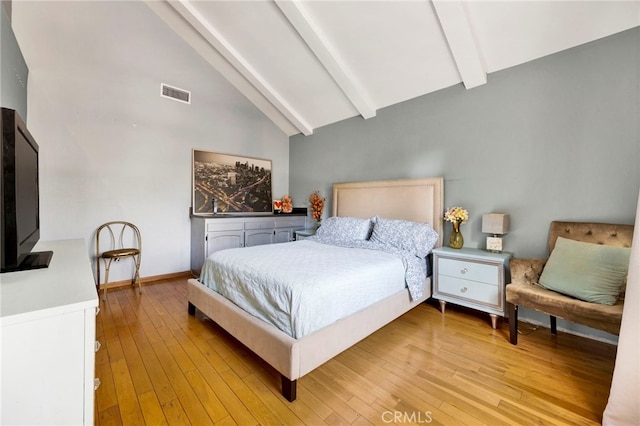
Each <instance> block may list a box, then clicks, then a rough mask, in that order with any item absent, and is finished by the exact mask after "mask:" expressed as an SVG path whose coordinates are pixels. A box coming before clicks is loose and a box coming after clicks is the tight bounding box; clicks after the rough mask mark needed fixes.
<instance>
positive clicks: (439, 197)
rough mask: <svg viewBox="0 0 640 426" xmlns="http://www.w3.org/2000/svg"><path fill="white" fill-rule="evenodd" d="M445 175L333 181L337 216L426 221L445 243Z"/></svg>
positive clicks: (335, 214) (440, 241)
mask: <svg viewBox="0 0 640 426" xmlns="http://www.w3.org/2000/svg"><path fill="white" fill-rule="evenodd" d="M443 187H444V180H443V178H441V177H433V178H424V179H400V180H382V181H367V182H347V183H335V184H333V216H351V217H359V218H368V217H373V216H379V217H383V218H386V219H403V220H411V221H414V222H426V223H429V224H430V225H431V227H432V228H433V229H434V230H435V231H436V232H437V233H438V235H440V238H439V240H438V244H437V246H438V247H440V246H441V245H442V227H443V224H442V222H443V219H442V217H443V213H444V210H443V197H444V192H443Z"/></svg>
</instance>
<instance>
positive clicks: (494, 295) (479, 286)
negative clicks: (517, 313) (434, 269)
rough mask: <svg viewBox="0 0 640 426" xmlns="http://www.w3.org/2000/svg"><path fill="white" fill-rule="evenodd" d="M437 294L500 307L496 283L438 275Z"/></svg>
mask: <svg viewBox="0 0 640 426" xmlns="http://www.w3.org/2000/svg"><path fill="white" fill-rule="evenodd" d="M438 294H442V295H450V296H452V297H455V298H456V299H466V300H468V301H470V302H474V303H479V304H484V305H490V306H493V307H500V306H502V304H501V303H500V291H499V287H498V286H497V285H492V284H484V283H481V282H476V281H468V280H463V279H459V278H454V277H450V276H446V275H440V277H439V280H438Z"/></svg>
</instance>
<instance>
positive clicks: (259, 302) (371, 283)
mask: <svg viewBox="0 0 640 426" xmlns="http://www.w3.org/2000/svg"><path fill="white" fill-rule="evenodd" d="M405 263H406V262H405V261H403V260H402V258H401V257H399V256H398V255H396V254H391V253H387V252H384V251H378V250H369V249H362V248H347V247H337V246H333V245H327V244H321V243H318V242H314V241H308V240H303V241H295V242H291V243H283V244H273V245H263V246H255V247H247V248H240V249H230V250H222V251H218V252H216V253H214V254H212V255H211V256H210V257H209V258H208V259H207V260H206V261H205V264H204V266H203V268H202V273H201V276H200V282H202V283H203V284H204V285H206V286H208V287H209V288H211V289H212V290H215V291H217V292H218V293H220V294H222V295H223V296H225V297H226V298H228V299H229V300H231V301H232V302H234V303H235V304H236V305H238V306H239V307H240V308H242V309H244V310H245V311H247V312H249V313H250V314H252V315H254V316H256V317H258V318H260V319H262V320H264V321H267V322H269V323H271V324H273V325H275V326H276V327H278V328H279V329H280V330H282V331H283V332H285V333H286V334H288V335H290V336H292V337H294V338H300V337H302V336H304V335H306V334H309V333H312V332H313V331H315V330H318V329H320V328H322V327H324V326H326V325H329V324H331V323H333V322H335V321H337V320H339V319H341V318H344V317H346V316H348V315H350V314H352V313H355V312H357V311H359V310H361V309H363V308H365V307H367V306H369V305H371V304H372V303H374V302H376V301H379V300H381V299H384V298H385V297H388V296H390V295H392V294H394V293H397V292H398V291H401V290H402V289H403V288H405V287H406V283H405V269H406V264H405ZM423 280H424V277H423Z"/></svg>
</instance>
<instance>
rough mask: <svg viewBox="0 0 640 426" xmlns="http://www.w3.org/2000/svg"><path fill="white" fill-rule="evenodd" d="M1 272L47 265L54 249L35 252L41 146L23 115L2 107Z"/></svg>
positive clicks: (37, 238) (38, 209)
mask: <svg viewBox="0 0 640 426" xmlns="http://www.w3.org/2000/svg"><path fill="white" fill-rule="evenodd" d="M1 120H2V161H1V164H2V173H1V175H0V176H1V178H2V184H1V185H0V190H1V191H2V193H1V197H0V200H1V203H2V205H1V206H0V215H1V218H0V220H1V227H2V229H1V231H2V238H1V239H2V241H1V246H0V261H1V268H0V272H11V271H20V270H26V269H37V268H46V267H47V266H48V265H49V262H50V260H51V255H52V253H51V252H32V250H33V247H34V246H35V244H36V243H37V242H38V240H39V238H40V199H39V170H38V154H39V147H38V144H37V143H36V141H35V140H34V138H33V136H32V135H31V133H29V131H28V130H27V128H26V126H25V124H24V122H23V121H22V119H21V118H20V116H19V115H18V114H17V113H16V112H15V111H14V110H11V109H8V108H2V119H1Z"/></svg>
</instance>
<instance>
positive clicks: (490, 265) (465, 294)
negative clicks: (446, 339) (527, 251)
mask: <svg viewBox="0 0 640 426" xmlns="http://www.w3.org/2000/svg"><path fill="white" fill-rule="evenodd" d="M510 258H511V253H504V252H502V253H492V252H488V251H485V250H480V249H472V248H461V249H459V250H458V249H452V248H450V247H440V248H437V249H434V250H433V298H435V299H438V300H439V301H440V310H441V311H442V313H443V314H444V312H445V306H446V304H447V302H450V303H454V304H456V305H461V306H466V307H468V308H472V309H477V310H479V311H482V312H487V313H488V314H489V315H490V316H491V326H492V327H493V328H496V325H497V319H498V316H501V317H504V316H505V299H504V297H505V289H504V287H505V285H506V284H505V283H506V282H507V281H508V280H509V259H510Z"/></svg>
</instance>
